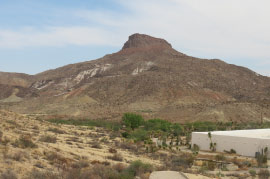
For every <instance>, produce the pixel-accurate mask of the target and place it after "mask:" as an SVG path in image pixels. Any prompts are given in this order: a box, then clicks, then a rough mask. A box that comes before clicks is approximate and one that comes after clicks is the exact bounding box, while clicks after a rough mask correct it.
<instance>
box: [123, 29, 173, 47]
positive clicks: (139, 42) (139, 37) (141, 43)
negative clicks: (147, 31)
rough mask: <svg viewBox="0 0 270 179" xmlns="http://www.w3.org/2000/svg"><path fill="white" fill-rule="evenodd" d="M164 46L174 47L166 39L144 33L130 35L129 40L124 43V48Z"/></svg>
mask: <svg viewBox="0 0 270 179" xmlns="http://www.w3.org/2000/svg"><path fill="white" fill-rule="evenodd" d="M156 46H159V47H164V48H172V46H171V44H169V43H168V42H167V41H166V40H164V39H160V38H155V37H151V36H149V35H144V34H138V33H137V34H133V35H131V36H129V39H128V41H127V42H126V43H125V44H124V46H123V48H122V49H128V48H145V47H156Z"/></svg>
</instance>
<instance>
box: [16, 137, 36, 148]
mask: <svg viewBox="0 0 270 179" xmlns="http://www.w3.org/2000/svg"><path fill="white" fill-rule="evenodd" d="M13 145H14V146H15V147H20V148H23V149H24V148H36V147H37V145H36V144H34V143H33V141H32V139H31V136H29V135H21V136H20V138H19V139H17V140H16V141H15V142H14V144H13Z"/></svg>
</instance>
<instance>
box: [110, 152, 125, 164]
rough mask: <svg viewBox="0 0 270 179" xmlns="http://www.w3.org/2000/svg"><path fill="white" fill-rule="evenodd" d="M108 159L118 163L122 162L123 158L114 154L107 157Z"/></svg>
mask: <svg viewBox="0 0 270 179" xmlns="http://www.w3.org/2000/svg"><path fill="white" fill-rule="evenodd" d="M108 159H111V160H114V161H119V162H122V161H123V157H122V155H120V154H117V153H116V154H114V155H112V156H109V157H108Z"/></svg>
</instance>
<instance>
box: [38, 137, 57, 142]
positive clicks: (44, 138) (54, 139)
mask: <svg viewBox="0 0 270 179" xmlns="http://www.w3.org/2000/svg"><path fill="white" fill-rule="evenodd" d="M39 141H41V142H47V143H56V142H57V138H56V137H55V136H51V135H43V136H41V137H40V139H39Z"/></svg>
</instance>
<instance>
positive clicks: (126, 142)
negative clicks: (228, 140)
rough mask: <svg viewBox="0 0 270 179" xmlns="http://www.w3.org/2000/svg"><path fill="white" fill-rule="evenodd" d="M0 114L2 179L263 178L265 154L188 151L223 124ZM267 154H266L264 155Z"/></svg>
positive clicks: (128, 117)
mask: <svg viewBox="0 0 270 179" xmlns="http://www.w3.org/2000/svg"><path fill="white" fill-rule="evenodd" d="M0 112H1V111H0ZM2 113H5V117H1V115H0V120H1V124H2V125H1V126H0V131H1V133H0V134H1V135H0V137H1V142H0V151H1V153H0V155H1V158H0V174H1V176H0V178H1V179H2V178H8V177H11V178H12V177H13V178H37V179H38V178H45V179H47V178H48V179H49V178H56V179H57V178H61V179H63V178H64V179H69V178H79V179H80V178H82V179H84V178H85V177H86V176H91V177H92V178H108V179H109V178H110V179H111V178H112V179H114V178H120V179H121V178H123V179H129V178H135V177H140V178H142V179H144V178H148V177H149V175H150V173H151V172H152V171H159V170H165V171H166V170H172V171H182V172H185V173H186V174H187V175H189V176H190V175H192V174H200V175H204V176H208V177H210V178H211V177H222V176H227V177H235V178H241V177H242V178H244V177H249V176H250V177H256V176H257V177H261V178H262V177H264V176H267V172H266V171H264V170H265V167H267V163H266V162H265V161H267V159H266V158H265V155H263V156H258V158H245V157H241V156H238V155H236V154H235V153H233V152H231V151H228V152H225V153H216V152H215V151H213V152H205V151H200V148H199V147H198V146H195V145H194V146H190V144H189V142H188V140H189V135H190V133H191V132H192V131H194V130H199V131H205V130H206V131H208V130H209V129H211V130H216V129H217V128H218V129H219V128H220V127H221V126H223V127H224V123H211V122H194V123H185V124H176V123H172V122H169V121H166V120H162V119H148V120H146V119H144V118H143V117H142V116H140V115H138V114H132V113H128V114H124V115H123V118H122V120H120V121H106V120H89V119H84V120H83V119H48V120H43V119H40V118H35V117H23V116H20V115H17V114H14V113H11V112H2ZM0 114H1V113H0ZM7 116H9V117H7ZM17 119H20V120H17ZM12 120H14V121H13V122H11V121H12ZM263 125H265V124H263ZM206 126H208V127H206ZM225 126H228V127H229V128H233V127H232V126H240V125H237V124H234V125H232V124H229V123H228V124H226V125H225ZM37 130H38V132H37ZM267 152H268V150H267V149H265V150H264V154H266V153H267ZM100 171H103V172H100Z"/></svg>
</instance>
